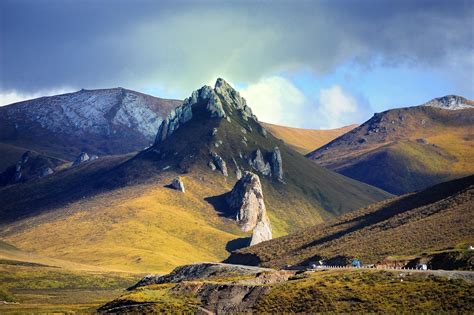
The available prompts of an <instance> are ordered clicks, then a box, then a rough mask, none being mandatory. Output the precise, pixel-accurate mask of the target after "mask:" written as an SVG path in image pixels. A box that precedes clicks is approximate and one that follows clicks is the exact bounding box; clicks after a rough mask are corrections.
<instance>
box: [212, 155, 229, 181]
mask: <svg viewBox="0 0 474 315" xmlns="http://www.w3.org/2000/svg"><path fill="white" fill-rule="evenodd" d="M211 156H212V158H213V160H214V163H213V164H214V165H215V166H216V167H217V168H218V169H219V170H220V171H221V173H222V175H224V176H226V177H227V176H228V175H229V173H228V172H227V164H226V162H225V161H224V159H223V158H222V157H220V155H218V154H217V153H215V152H212V153H211ZM211 168H212V166H211Z"/></svg>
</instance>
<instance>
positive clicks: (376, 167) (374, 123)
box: [307, 96, 474, 194]
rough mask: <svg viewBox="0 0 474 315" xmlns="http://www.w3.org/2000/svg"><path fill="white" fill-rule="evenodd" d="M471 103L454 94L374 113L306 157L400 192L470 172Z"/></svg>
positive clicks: (473, 167)
mask: <svg viewBox="0 0 474 315" xmlns="http://www.w3.org/2000/svg"><path fill="white" fill-rule="evenodd" d="M473 104H474V103H473V102H472V101H469V100H466V99H465V98H461V97H457V96H446V97H443V98H439V99H435V100H433V101H430V102H428V103H426V104H424V105H421V106H415V107H408V108H399V109H392V110H388V111H385V112H383V113H378V114H375V115H374V117H372V118H371V119H369V120H368V121H367V122H365V123H363V124H362V125H361V126H359V127H357V128H355V129H353V130H352V131H350V132H348V133H346V134H344V135H342V136H340V137H339V138H337V139H335V140H333V141H331V142H330V143H328V144H326V145H325V146H323V147H321V148H319V149H317V150H315V151H313V152H311V153H309V154H308V155H307V157H309V158H311V159H313V160H315V161H316V162H318V163H319V164H320V165H323V166H325V167H327V168H329V169H331V170H334V171H336V172H338V173H340V174H343V175H346V176H348V177H351V178H354V179H357V180H359V181H362V182H365V183H368V184H370V185H373V186H376V187H379V188H381V189H384V190H386V191H388V192H391V193H393V194H404V193H408V192H413V191H417V190H421V189H424V188H426V187H429V186H431V185H434V184H437V183H440V182H443V181H447V180H450V179H454V178H458V177H462V176H467V175H470V174H472V173H474V127H473V126H474V105H473Z"/></svg>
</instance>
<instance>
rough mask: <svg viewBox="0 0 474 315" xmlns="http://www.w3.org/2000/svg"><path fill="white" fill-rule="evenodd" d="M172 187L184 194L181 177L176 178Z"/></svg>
mask: <svg viewBox="0 0 474 315" xmlns="http://www.w3.org/2000/svg"><path fill="white" fill-rule="evenodd" d="M171 187H173V188H174V189H176V190H179V191H181V192H183V193H184V191H185V190H184V183H183V180H182V179H181V177H176V178H174V179H173V181H172V182H171Z"/></svg>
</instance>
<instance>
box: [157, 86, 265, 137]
mask: <svg viewBox="0 0 474 315" xmlns="http://www.w3.org/2000/svg"><path fill="white" fill-rule="evenodd" d="M222 99H223V100H225V102H226V103H227V104H228V106H227V108H228V110H229V111H230V112H233V111H234V110H237V111H238V112H239V113H240V114H241V116H242V117H243V118H244V119H245V120H248V117H252V118H253V119H255V120H257V117H256V116H255V115H254V114H253V113H252V110H251V109H250V107H249V106H247V102H246V101H245V99H244V98H243V97H241V96H240V94H239V92H237V91H236V90H234V88H232V87H231V86H230V85H229V84H228V83H227V82H226V81H225V80H224V79H221V78H219V79H217V81H216V84H215V87H214V89H213V88H212V87H210V86H207V85H205V86H203V87H202V88H200V89H199V90H196V91H194V92H193V93H192V94H191V96H190V97H188V98H186V99H185V100H184V103H183V105H181V106H178V107H176V108H175V109H174V110H173V111H171V113H170V114H169V115H168V117H167V118H166V119H165V120H163V122H162V123H161V125H160V127H159V129H158V134H157V135H156V140H155V143H159V142H162V141H164V140H165V139H166V138H168V137H169V136H170V135H171V134H172V133H173V132H174V131H176V130H177V129H178V128H179V127H180V126H181V125H183V124H185V123H186V122H188V121H189V120H191V119H192V117H193V111H192V107H193V106H194V105H195V104H197V103H201V104H202V103H205V104H206V109H207V111H208V112H209V116H210V117H211V118H225V119H227V121H229V122H230V117H229V116H228V115H227V114H226V112H225V110H224V106H223V104H222Z"/></svg>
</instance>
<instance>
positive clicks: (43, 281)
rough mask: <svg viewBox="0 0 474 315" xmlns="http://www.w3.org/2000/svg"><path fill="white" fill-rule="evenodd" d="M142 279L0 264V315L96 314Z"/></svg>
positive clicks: (125, 275) (5, 262) (6, 262)
mask: <svg viewBox="0 0 474 315" xmlns="http://www.w3.org/2000/svg"><path fill="white" fill-rule="evenodd" d="M142 276H143V275H140V274H128V273H113V272H97V271H95V272H93V271H72V270H65V269H62V268H57V267H47V266H41V265H35V264H24V263H21V262H16V261H11V260H10V261H7V260H0V301H6V302H8V304H0V313H2V314H9V313H38V312H40V313H43V312H44V313H69V312H94V311H95V310H96V308H97V307H98V306H100V305H102V304H104V303H105V302H107V301H110V300H111V299H114V298H116V297H118V296H120V295H121V294H123V289H124V288H126V287H128V286H130V285H132V284H133V283H135V282H136V281H137V280H138V279H140V277H142Z"/></svg>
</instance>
